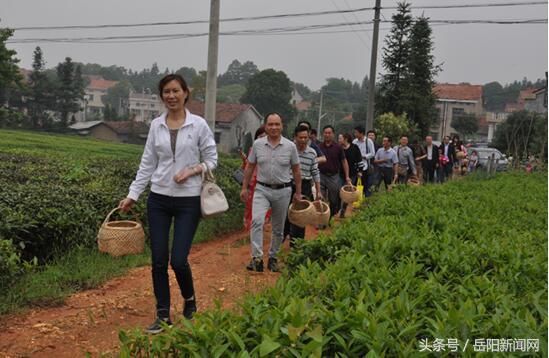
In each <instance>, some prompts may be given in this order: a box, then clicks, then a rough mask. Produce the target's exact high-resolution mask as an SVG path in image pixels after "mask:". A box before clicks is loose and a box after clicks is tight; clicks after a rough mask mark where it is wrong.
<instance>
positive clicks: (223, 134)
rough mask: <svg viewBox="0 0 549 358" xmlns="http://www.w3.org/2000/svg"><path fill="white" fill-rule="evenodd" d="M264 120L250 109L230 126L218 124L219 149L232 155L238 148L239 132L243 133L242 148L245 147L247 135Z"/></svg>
mask: <svg viewBox="0 0 549 358" xmlns="http://www.w3.org/2000/svg"><path fill="white" fill-rule="evenodd" d="M261 120H262V118H261V117H259V115H257V113H255V112H254V111H253V110H252V109H248V110H246V111H244V112H242V113H240V115H239V116H238V117H237V118H235V119H234V120H233V121H232V123H231V124H230V125H224V124H216V130H215V131H216V132H217V133H219V136H220V138H219V143H218V144H217V149H218V150H219V151H220V152H223V153H231V152H233V151H234V150H235V149H236V148H238V139H237V131H240V132H241V133H242V136H241V140H240V146H241V147H242V146H243V145H244V137H245V136H246V133H248V132H249V133H251V134H252V136H253V135H254V134H255V131H256V130H257V129H258V128H259V127H260V126H261Z"/></svg>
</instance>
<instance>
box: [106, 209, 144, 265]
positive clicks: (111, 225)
mask: <svg viewBox="0 0 549 358" xmlns="http://www.w3.org/2000/svg"><path fill="white" fill-rule="evenodd" d="M116 210H119V208H115V209H113V210H112V211H111V212H110V213H109V214H108V215H107V217H106V218H105V221H103V224H102V225H101V228H99V233H98V234H97V244H98V246H99V251H100V252H105V253H108V254H110V255H112V256H115V257H118V256H124V255H135V254H140V253H142V252H143V250H144V248H145V232H144V231H143V225H142V224H141V222H140V221H139V219H137V218H136V220H137V221H131V220H119V221H110V222H109V219H110V217H111V215H112V214H113V213H114V212H115V211H116Z"/></svg>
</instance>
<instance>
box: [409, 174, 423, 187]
mask: <svg viewBox="0 0 549 358" xmlns="http://www.w3.org/2000/svg"><path fill="white" fill-rule="evenodd" d="M408 184H409V185H413V186H419V185H421V183H420V182H419V179H418V178H417V177H416V176H413V175H412V176H410V178H408Z"/></svg>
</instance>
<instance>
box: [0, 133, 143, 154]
mask: <svg viewBox="0 0 549 358" xmlns="http://www.w3.org/2000/svg"><path fill="white" fill-rule="evenodd" d="M0 151H2V152H7V153H25V154H32V155H36V153H37V152H39V153H40V155H41V156H46V157H47V156H53V157H56V156H62V157H72V158H78V159H82V158H88V157H106V158H113V157H116V158H118V159H127V160H136V159H138V158H140V157H141V154H142V153H143V146H140V145H134V144H122V143H113V142H106V141H101V140H96V139H92V138H82V137H78V136H72V135H65V134H55V133H37V132H31V131H14V130H0Z"/></svg>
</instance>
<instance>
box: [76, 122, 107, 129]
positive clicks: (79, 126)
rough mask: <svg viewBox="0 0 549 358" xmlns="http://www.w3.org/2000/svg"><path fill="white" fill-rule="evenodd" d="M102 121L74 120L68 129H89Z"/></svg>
mask: <svg viewBox="0 0 549 358" xmlns="http://www.w3.org/2000/svg"><path fill="white" fill-rule="evenodd" d="M101 123H103V121H86V122H76V123H74V124H72V125H70V126H69V128H70V129H74V130H77V131H79V130H85V129H90V128H93V127H95V126H97V125H99V124H101Z"/></svg>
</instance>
